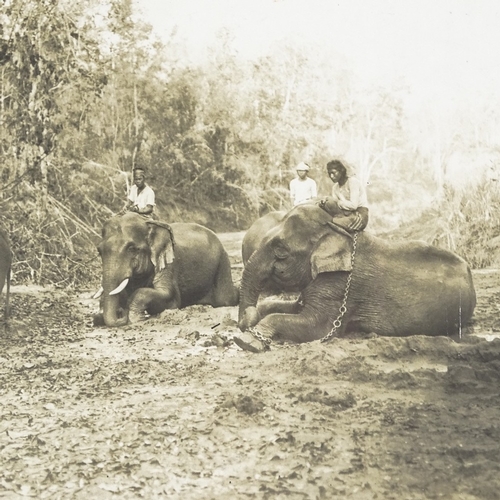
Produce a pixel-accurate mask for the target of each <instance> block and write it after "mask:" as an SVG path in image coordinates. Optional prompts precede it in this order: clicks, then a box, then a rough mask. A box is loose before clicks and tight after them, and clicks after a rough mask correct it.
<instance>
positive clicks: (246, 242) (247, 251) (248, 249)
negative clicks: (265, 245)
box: [241, 211, 286, 265]
mask: <svg viewBox="0 0 500 500" xmlns="http://www.w3.org/2000/svg"><path fill="white" fill-rule="evenodd" d="M285 214H286V212H285V211H274V212H269V213H267V214H266V215H263V216H262V217H260V218H259V219H257V220H256V221H255V222H254V223H253V224H252V225H251V226H250V228H249V229H248V231H247V232H246V233H245V236H244V237H243V241H242V242H241V256H242V258H243V265H246V263H247V262H248V259H249V258H250V256H251V255H252V253H253V252H254V250H255V249H256V248H257V247H258V245H259V243H260V242H261V240H262V238H263V237H264V236H265V235H266V233H267V232H268V231H269V230H270V229H272V228H273V227H275V226H276V225H277V224H278V222H279V221H280V220H281V219H282V218H283V217H284V216H285Z"/></svg>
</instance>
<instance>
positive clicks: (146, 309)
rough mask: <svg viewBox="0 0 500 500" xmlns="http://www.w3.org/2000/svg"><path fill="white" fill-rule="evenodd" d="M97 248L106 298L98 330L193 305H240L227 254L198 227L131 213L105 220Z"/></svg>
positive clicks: (207, 231) (97, 318)
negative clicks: (146, 217)
mask: <svg viewBox="0 0 500 500" xmlns="http://www.w3.org/2000/svg"><path fill="white" fill-rule="evenodd" d="M97 248H98V251H99V254H100V255H101V259H102V267H103V278H102V289H103V295H102V298H101V307H102V312H100V313H99V314H97V315H96V316H95V317H94V324H95V325H106V326H111V327H116V326H123V325H125V324H127V323H134V322H136V321H139V320H141V319H144V317H145V313H147V314H150V315H153V314H159V313H161V312H162V311H164V310H165V309H177V308H183V307H186V306H189V305H192V304H207V305H212V306H213V307H222V306H235V305H237V304H238V296H239V290H238V288H237V287H236V286H235V285H234V284H233V280H232V276H231V264H230V262H229V257H228V254H227V252H226V250H225V249H224V247H223V246H222V243H221V241H220V240H219V238H218V237H217V235H216V234H215V233H214V232H213V231H211V230H210V229H208V228H206V227H204V226H201V225H199V224H194V223H180V222H179V223H172V224H167V223H165V222H161V221H156V220H151V219H150V220H148V219H145V218H144V217H143V216H141V215H139V214H136V213H133V212H129V213H126V214H124V215H118V216H114V217H112V218H111V219H109V220H108V221H106V223H105V224H104V226H103V230H102V240H101V241H100V243H99V244H98V246H97Z"/></svg>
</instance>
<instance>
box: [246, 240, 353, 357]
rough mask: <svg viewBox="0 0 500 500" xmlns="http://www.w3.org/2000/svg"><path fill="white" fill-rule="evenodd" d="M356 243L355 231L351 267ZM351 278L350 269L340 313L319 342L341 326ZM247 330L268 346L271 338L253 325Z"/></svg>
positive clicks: (327, 338)
mask: <svg viewBox="0 0 500 500" xmlns="http://www.w3.org/2000/svg"><path fill="white" fill-rule="evenodd" d="M357 243H358V231H355V232H354V236H353V243H352V252H351V268H354V257H355V255H356V245H357ZM351 280H352V269H351V271H349V274H348V275H347V281H346V284H345V290H344V298H343V300H342V305H341V306H340V308H339V313H340V314H339V315H338V316H337V318H336V319H335V321H334V322H333V327H332V329H331V330H330V332H329V333H328V334H327V335H325V336H324V337H323V338H322V339H320V342H328V341H329V340H330V339H331V338H332V337H333V336H334V335H335V333H337V330H338V329H339V328H340V327H341V325H342V318H343V317H344V314H345V313H346V312H347V297H348V295H349V288H350V287H351ZM247 331H248V332H249V333H251V334H252V335H253V336H254V337H255V338H256V339H257V340H259V341H260V342H262V343H263V344H264V346H265V348H266V349H269V348H270V346H271V343H272V340H271V339H270V338H269V337H264V335H262V333H260V332H259V331H258V330H257V329H256V328H254V327H252V328H249V329H248V330H247ZM297 345H298V344H297ZM282 347H292V344H283V346H282Z"/></svg>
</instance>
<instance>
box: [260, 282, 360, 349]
mask: <svg viewBox="0 0 500 500" xmlns="http://www.w3.org/2000/svg"><path fill="white" fill-rule="evenodd" d="M331 274H332V273H322V274H320V275H318V277H317V278H316V280H314V281H313V282H312V283H311V284H310V285H309V286H308V287H306V288H305V289H304V290H303V292H302V294H301V298H300V300H299V301H297V310H296V313H295V314H293V311H289V312H288V313H286V312H285V313H274V314H269V315H268V316H265V317H264V318H262V319H261V321H260V322H259V323H258V324H257V325H256V327H255V328H256V329H257V330H258V331H259V332H260V333H262V334H263V335H264V336H266V337H269V338H271V339H273V340H275V341H287V342H296V343H301V342H311V341H313V340H318V339H321V338H323V337H324V336H325V335H327V334H328V333H329V332H330V330H331V329H332V326H333V321H334V320H335V319H336V317H337V316H338V314H339V308H340V306H341V304H342V297H343V293H344V286H345V280H342V279H335V280H334V281H333V280H332V276H331ZM328 275H330V276H328ZM348 306H349V303H348ZM353 308H354V306H349V307H348V310H349V316H350V317H352V315H353V314H354V312H355V311H354V309H353ZM348 323H349V318H348V317H347V316H344V319H343V321H342V323H341V326H340V328H338V330H337V331H336V333H335V335H336V336H341V335H342V334H343V333H344V331H345V329H346V326H347V325H348Z"/></svg>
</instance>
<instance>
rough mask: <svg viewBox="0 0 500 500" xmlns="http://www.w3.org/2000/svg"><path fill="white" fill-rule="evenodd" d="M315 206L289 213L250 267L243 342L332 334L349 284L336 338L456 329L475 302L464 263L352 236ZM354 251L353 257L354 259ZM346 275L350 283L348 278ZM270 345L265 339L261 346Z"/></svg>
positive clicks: (420, 247) (257, 346) (416, 245)
mask: <svg viewBox="0 0 500 500" xmlns="http://www.w3.org/2000/svg"><path fill="white" fill-rule="evenodd" d="M331 220H332V218H331V215H330V214H328V213H327V212H326V211H325V210H323V209H321V208H319V207H318V206H317V205H315V204H310V205H300V206H297V207H295V208H293V209H292V210H291V211H290V212H288V213H287V214H286V215H285V216H284V217H283V219H282V220H281V222H279V223H278V224H277V225H276V227H274V228H273V229H271V230H270V231H269V232H268V233H267V234H266V236H265V237H264V238H263V240H262V242H261V243H260V245H259V247H258V248H257V249H256V250H255V252H254V253H253V254H252V256H251V257H250V259H249V261H248V263H247V265H246V266H245V269H244V272H243V277H242V284H241V288H240V305H239V327H240V329H241V330H242V331H245V330H247V329H249V328H251V327H255V330H254V331H256V332H257V336H259V334H260V337H261V338H260V340H257V339H255V338H253V339H252V337H251V335H250V333H248V332H247V333H243V334H241V335H239V336H236V337H235V339H234V340H235V342H236V343H237V344H238V345H240V347H242V348H244V349H248V350H253V351H259V350H262V349H263V348H264V347H265V343H267V341H268V340H269V339H273V340H277V341H291V342H308V341H312V340H317V339H321V338H323V337H324V336H325V335H327V334H329V332H331V330H332V325H333V323H334V321H335V320H337V319H338V317H339V310H340V309H341V306H342V305H343V300H344V298H345V296H346V285H347V284H348V283H350V286H349V288H348V293H347V301H346V303H345V308H346V309H345V310H344V315H343V317H342V318H341V320H340V323H341V325H340V326H339V325H338V322H337V326H338V329H337V331H336V333H335V334H336V335H342V334H343V333H344V332H348V331H358V332H367V333H371V332H374V333H377V334H379V335H390V336H405V335H413V334H425V335H450V336H452V335H455V334H457V333H458V332H459V331H461V328H462V326H465V325H466V324H467V322H468V321H469V320H470V318H471V316H472V313H473V311H474V307H475V304H476V296H475V291H474V286H473V282H472V276H471V272H470V269H469V266H468V265H467V263H466V262H465V261H464V260H463V259H461V258H460V257H458V256H457V255H455V254H453V253H451V252H449V251H446V250H442V249H439V248H436V247H433V246H431V245H427V244H425V243H422V242H418V241H404V242H389V241H385V240H383V239H380V238H377V237H375V236H372V235H370V234H369V233H366V232H360V233H358V234H357V236H356V245H355V251H354V241H355V239H354V236H352V235H350V234H349V233H347V232H346V231H344V230H343V229H342V228H338V227H336V226H335V225H333V224H331ZM353 253H354V256H353ZM348 278H349V281H348ZM269 288H271V289H273V290H275V289H276V288H279V289H281V290H282V291H285V292H300V297H299V299H298V300H296V301H292V302H290V301H261V302H260V303H259V306H258V307H257V301H258V298H259V295H260V294H261V293H262V292H265V291H266V290H267V289H269ZM262 340H264V341H265V343H263V342H262Z"/></svg>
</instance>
